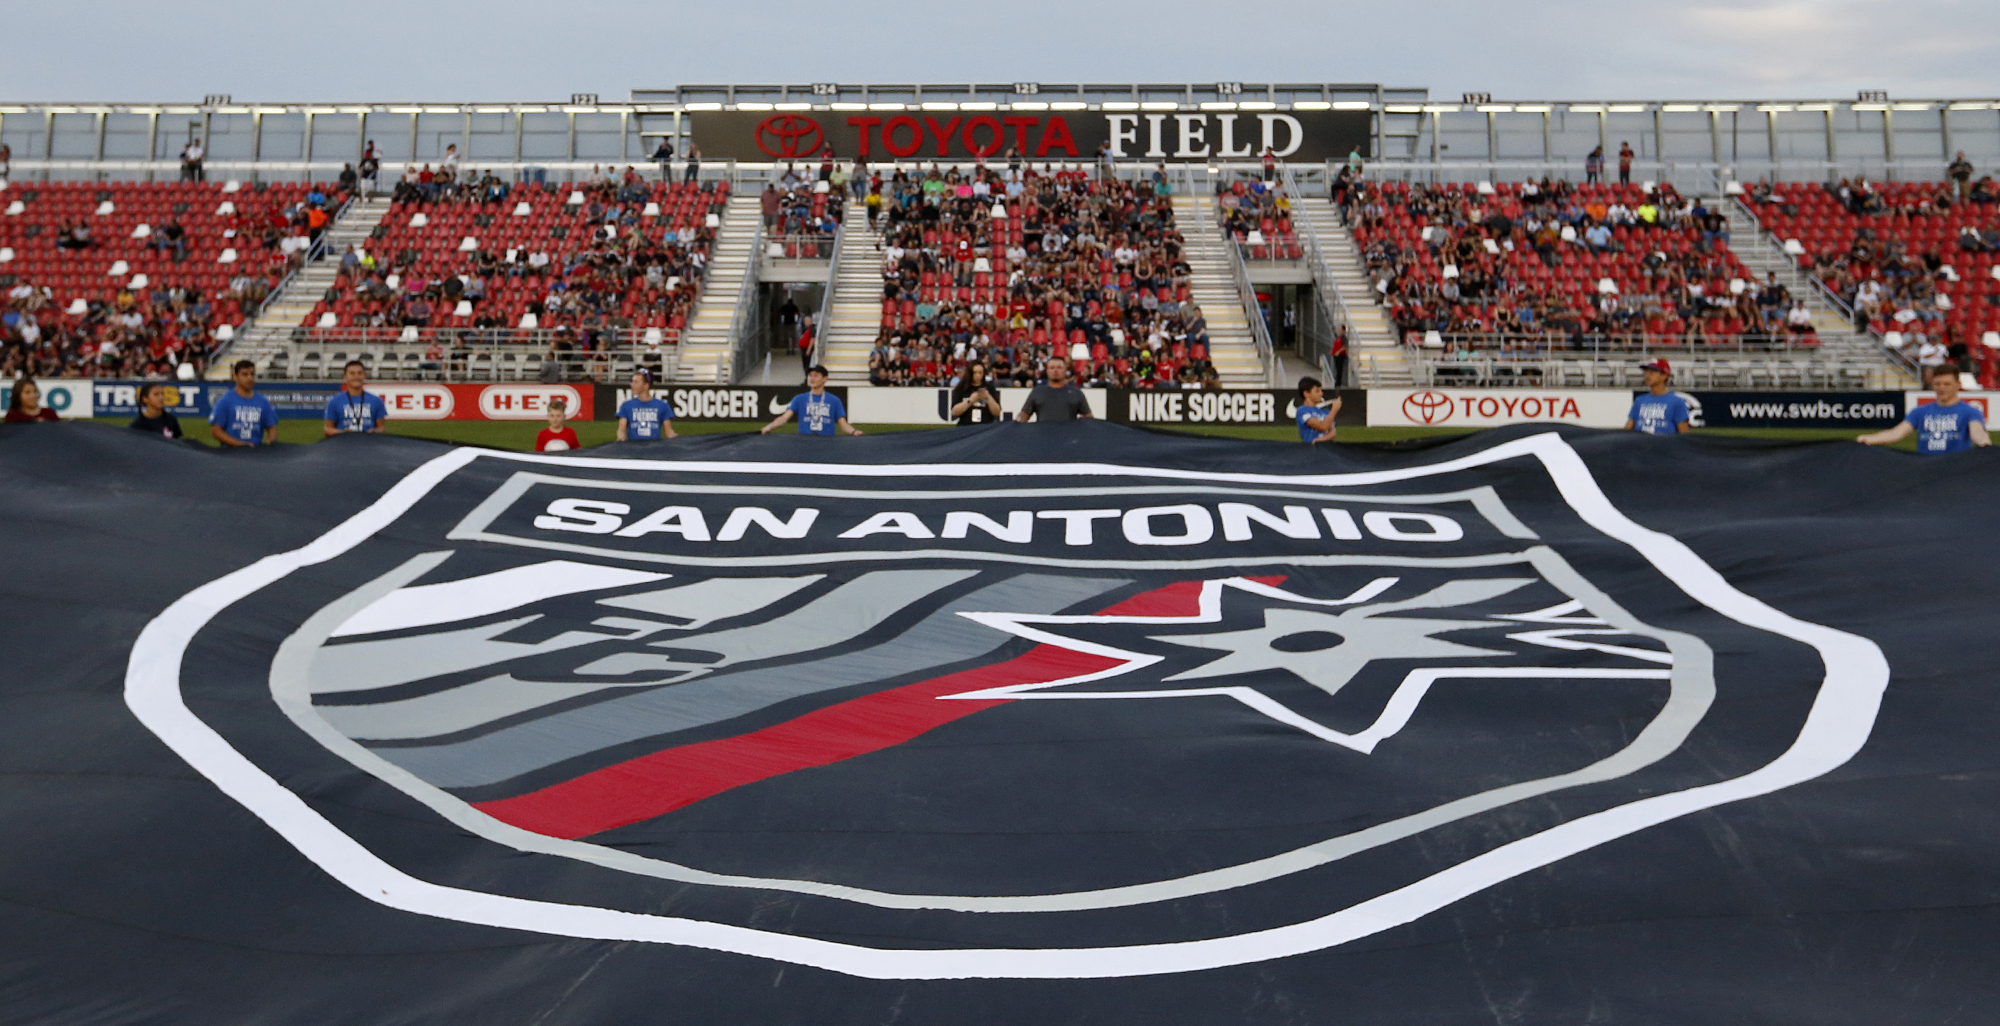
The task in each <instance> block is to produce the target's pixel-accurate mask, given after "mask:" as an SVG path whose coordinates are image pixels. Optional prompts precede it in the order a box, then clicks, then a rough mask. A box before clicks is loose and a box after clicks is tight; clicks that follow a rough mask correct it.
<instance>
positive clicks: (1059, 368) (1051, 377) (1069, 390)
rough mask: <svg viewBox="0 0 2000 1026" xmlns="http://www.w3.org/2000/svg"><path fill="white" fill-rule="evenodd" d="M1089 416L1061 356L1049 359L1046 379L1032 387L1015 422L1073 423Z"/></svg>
mask: <svg viewBox="0 0 2000 1026" xmlns="http://www.w3.org/2000/svg"><path fill="white" fill-rule="evenodd" d="M1088 416H1090V402H1089V400H1087V399H1085V398H1084V396H1083V389H1081V388H1078V387H1076V382H1074V381H1071V380H1070V379H1069V361H1068V360H1065V359H1063V358H1062V357H1060V356H1051V357H1049V363H1048V380H1046V381H1043V382H1042V383H1041V384H1038V385H1036V386H1035V389H1034V391H1032V392H1029V393H1028V401H1027V402H1024V403H1022V404H1021V412H1019V413H1016V414H1014V419H1015V420H1018V421H1020V422H1021V423H1023V424H1026V423H1027V422H1028V421H1029V420H1030V419H1031V418H1032V419H1037V420H1040V421H1041V422H1042V423H1044V424H1047V423H1050V422H1052V421H1058V420H1076V419H1077V418H1079V417H1088Z"/></svg>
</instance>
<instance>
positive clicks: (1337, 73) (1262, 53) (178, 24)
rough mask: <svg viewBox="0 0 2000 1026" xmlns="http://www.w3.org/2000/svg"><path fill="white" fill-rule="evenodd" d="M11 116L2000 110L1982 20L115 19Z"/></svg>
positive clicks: (1549, 7)
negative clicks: (1725, 104) (697, 88)
mask: <svg viewBox="0 0 2000 1026" xmlns="http://www.w3.org/2000/svg"><path fill="white" fill-rule="evenodd" d="M6 21H7V35H8V36H9V37H10V40H11V43H10V45H9V46H8V47H7V53H6V56H5V57H4V59H0V99H5V100H7V101H10V102H21V101H36V100H72V101H120V100H129V101H166V100H199V99H200V98H201V97H202V96H203V95H205V94H208V93H229V94H232V95H233V96H234V97H235V98H236V99H237V100H238V101H252V100H254V101H267V102H285V101H336V100H353V101H397V100H410V101H429V102H440V103H442V102H455V101H470V100H487V101H495V102H500V101H545V100H555V99H567V98H568V97H569V96H570V94H571V93H579V92H594V93H597V94H599V95H600V96H601V97H602V98H603V99H605V100H607V101H608V100H622V99H625V98H627V96H628V95H629V93H630V91H631V90H632V89H635V88H656V87H661V86H670V85H677V84H694V83H721V82H737V83H753V82H754V83H772V82H785V83H809V82H817V81H840V82H882V83H888V82H926V83H930V82H939V83H942V82H963V81H967V80H977V81H982V82H1015V81H1040V82H1078V81H1085V82H1127V81H1145V82H1182V81H1245V82H1264V81H1292V82H1322V81H1324V82H1377V83H1381V84H1383V85H1388V86H1420V87H1428V88H1430V90H1431V91H1432V95H1433V96H1437V97H1446V98H1452V99H1456V98H1457V96H1458V95H1459V94H1460V93H1462V92H1465V91H1468V90H1471V91H1483V92H1490V93H1492V94H1493V95H1494V97H1495V98H1496V99H1514V100H1524V99H1550V100H1565V99H1578V100H1582V99H1624V98H1630V99H1723V98H1735V99H1760V98H1767V97H1768V98H1774V99H1792V98H1818V99H1826V98H1832V99H1842V98H1845V99H1851V98H1853V96H1854V94H1855V92H1856V90H1859V89H1887V90H1889V91H1890V93H1891V94H1892V95H1893V96H1895V97H1898V98H1937V97H1951V98H1956V97H1982V98H1986V97H1993V96H1994V95H1996V94H2000V73H1996V69H2000V3H1995V2H1993V0H1985V2H1968V0H1903V2H1900V3H1891V2H1883V0H1874V2H1854V0H1789V2H1768V0H1749V2H1737V3H1726V2H1710V3H1686V4H1679V3H1673V2H1670V0H1661V2H1652V3H1628V2H1623V0H1595V2H1590V0H1543V2H1528V3H1494V2H1491V0H1480V2H1472V0H1428V2H1425V3H1422V4H1410V3H1388V2H1385V3H1357V2H1353V0H1332V2H1327V0H1262V2H1258V3H1254V4H1236V3H1189V2H1186V0H1156V2H1153V3H1144V4H1127V3H1101V2H1100V3H1094V4H1084V3H1078V2H1076V0H1015V2H1012V3H1007V4H1000V5H992V4H937V3H919V4H909V3H887V4H868V3H839V2H835V3H805V2H801V0H757V2H743V0H703V2H701V3H667V4H641V3H635V2H629V0H563V2H557V3H551V2H547V0H535V2H517V0H481V2H478V3H466V2H461V0H431V2H419V3H381V4H371V3H359V4H356V3H334V4H306V3H270V2H265V3H260V4H249V3H236V2H229V0H180V2H177V3H158V2H156V0H145V2H138V0H120V2H92V0H71V2H67V3H50V2H43V3H35V4H22V5H21V6H20V7H18V8H12V9H10V10H8V12H7V17H6Z"/></svg>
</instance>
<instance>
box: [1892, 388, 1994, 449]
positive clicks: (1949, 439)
mask: <svg viewBox="0 0 2000 1026" xmlns="http://www.w3.org/2000/svg"><path fill="white" fill-rule="evenodd" d="M1903 419H1904V420H1907V421H1909V422H1910V426H1911V427H1913V428H1916V429H1917V451H1918V452H1921V453H1926V454H1930V455H1939V454H1942V453H1947V452H1964V451H1965V450H1967V449H1970V448H1972V424H1973V423H1974V422H1975V421H1976V422H1978V423H1981V424H1984V423H1986V418H1985V417H1982V416H1980V414H1979V407H1977V406H1974V405H1972V404H1971V403H1968V402H1966V401H1965V400H1963V399H1961V400H1959V401H1958V402H1955V403H1952V404H1951V405H1950V406H1939V405H1938V404H1936V403H1925V404H1924V405H1922V406H1919V407H1917V408H1916V409H1914V410H1911V411H1910V412H1909V415H1908V416H1906V417H1904V418H1903Z"/></svg>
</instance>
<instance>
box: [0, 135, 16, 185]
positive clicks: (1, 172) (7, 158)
mask: <svg viewBox="0 0 2000 1026" xmlns="http://www.w3.org/2000/svg"><path fill="white" fill-rule="evenodd" d="M13 173H14V147H12V146H9V145H7V144H6V143H0V182H4V181H6V180H7V178H8V176H9V175H12V174H13Z"/></svg>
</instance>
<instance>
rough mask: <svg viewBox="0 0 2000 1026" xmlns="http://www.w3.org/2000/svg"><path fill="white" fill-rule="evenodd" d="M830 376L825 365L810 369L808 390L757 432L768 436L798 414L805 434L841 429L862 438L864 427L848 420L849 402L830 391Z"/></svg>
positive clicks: (828, 433) (833, 432)
mask: <svg viewBox="0 0 2000 1026" xmlns="http://www.w3.org/2000/svg"><path fill="white" fill-rule="evenodd" d="M826 379H827V373H826V368H825V367H818V366H815V367H814V368H813V369H812V370H809V371H807V372H806V388H807V390H806V391H804V392H800V393H799V394H798V395H795V396H793V397H792V401H791V404H790V405H788V406H786V407H785V412H783V413H780V414H778V415H777V417H775V418H774V419H772V421H771V422H770V423H769V424H766V425H764V426H763V428H761V429H759V430H758V432H757V433H758V434H760V435H768V434H770V433H771V432H772V431H775V430H777V429H778V428H781V427H784V426H785V422H786V421H788V420H791V419H792V418H793V417H797V418H799V434H802V435H831V434H835V433H836V430H837V431H838V433H839V434H844V435H853V436H855V437H856V438H859V437H861V429H860V428H858V427H855V426H854V425H852V424H849V423H848V422H847V404H846V403H843V402H841V401H840V397H839V396H837V395H828V394H827V392H826Z"/></svg>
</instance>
